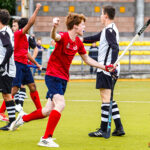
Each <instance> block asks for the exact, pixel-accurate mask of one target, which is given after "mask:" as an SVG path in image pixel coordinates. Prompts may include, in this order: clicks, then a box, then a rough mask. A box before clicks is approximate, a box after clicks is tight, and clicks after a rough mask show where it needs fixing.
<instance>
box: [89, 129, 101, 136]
mask: <svg viewBox="0 0 150 150" xmlns="http://www.w3.org/2000/svg"><path fill="white" fill-rule="evenodd" d="M102 134H103V131H102V130H101V129H97V131H95V132H91V133H89V136H90V137H103V135H102Z"/></svg>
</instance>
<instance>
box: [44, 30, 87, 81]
mask: <svg viewBox="0 0 150 150" xmlns="http://www.w3.org/2000/svg"><path fill="white" fill-rule="evenodd" d="M60 35H61V40H60V41H58V42H56V45H55V49H54V51H53V52H52V54H51V56H50V58H49V61H48V65H47V70H46V75H50V76H54V77H59V78H61V79H64V80H69V68H70V64H71V62H72V59H73V58H74V56H75V54H76V53H77V52H78V53H79V54H86V50H85V48H84V45H83V43H82V42H81V40H80V39H79V37H76V39H75V41H74V42H73V41H72V40H71V39H70V37H69V34H68V32H65V33H61V34H60Z"/></svg>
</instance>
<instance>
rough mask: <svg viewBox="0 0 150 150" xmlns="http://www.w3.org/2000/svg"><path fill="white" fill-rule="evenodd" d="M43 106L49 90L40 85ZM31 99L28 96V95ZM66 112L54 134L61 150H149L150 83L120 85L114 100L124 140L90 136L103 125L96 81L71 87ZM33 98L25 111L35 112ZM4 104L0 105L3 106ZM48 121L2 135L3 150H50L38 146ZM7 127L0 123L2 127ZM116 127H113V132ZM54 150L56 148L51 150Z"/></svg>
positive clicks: (36, 122)
mask: <svg viewBox="0 0 150 150" xmlns="http://www.w3.org/2000/svg"><path fill="white" fill-rule="evenodd" d="M36 84H37V89H38V91H39V95H40V98H41V100H42V105H43V106H44V105H45V103H46V100H45V95H46V91H47V88H46V86H45V84H44V82H37V83H36ZM28 97H29V94H28ZM65 98H66V108H65V110H64V112H63V114H62V117H61V119H60V122H59V124H58V126H57V128H56V130H55V132H54V138H55V137H56V138H57V139H56V143H58V144H59V145H60V148H57V149H60V150H146V149H150V148H149V147H148V143H150V81H132V80H131V81H130V80H129V81H118V83H117V84H116V88H115V93H114V99H115V100H116V101H117V103H118V106H119V109H120V115H121V119H122V123H123V126H124V130H125V132H126V135H125V136H123V137H110V139H104V138H91V137H88V133H89V132H91V131H94V130H95V129H96V128H98V127H99V125H100V111H101V109H100V107H101V101H100V96H99V90H96V89H95V81H93V82H78V81H73V82H70V83H69V84H68V88H67V91H66V95H65ZM29 99H30V97H29V98H28V99H27V100H25V104H24V111H26V112H27V113H29V112H32V111H33V110H35V107H34V105H33V103H32V101H31V100H29ZM1 102H2V101H0V104H1ZM46 124H47V118H46V119H43V120H37V121H32V122H29V123H25V124H24V125H23V126H21V127H20V128H19V129H18V130H17V131H14V132H11V131H8V132H7V131H1V132H0V150H10V149H11V150H29V149H30V150H39V149H41V150H47V149H50V148H45V147H39V146H37V143H38V142H39V140H40V137H41V136H43V134H44V131H45V128H46ZM3 125H5V123H3V122H0V126H3ZM113 129H114V123H112V130H113ZM52 149H54V148H52Z"/></svg>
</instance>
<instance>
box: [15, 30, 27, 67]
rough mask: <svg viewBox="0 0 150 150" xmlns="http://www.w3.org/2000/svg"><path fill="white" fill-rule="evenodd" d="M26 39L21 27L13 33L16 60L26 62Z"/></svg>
mask: <svg viewBox="0 0 150 150" xmlns="http://www.w3.org/2000/svg"><path fill="white" fill-rule="evenodd" d="M28 47H29V44H28V40H27V37H26V35H25V34H23V33H22V29H21V30H18V31H16V32H15V33H14V59H15V61H17V62H20V63H23V64H27V61H28V58H27V54H28Z"/></svg>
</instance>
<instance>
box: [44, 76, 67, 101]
mask: <svg viewBox="0 0 150 150" xmlns="http://www.w3.org/2000/svg"><path fill="white" fill-rule="evenodd" d="M45 83H46V86H47V88H48V92H47V96H46V98H50V99H51V100H52V99H53V96H54V95H55V94H60V95H64V94H65V91H66V87H67V80H64V79H61V78H58V77H53V76H49V75H46V76H45Z"/></svg>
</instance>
